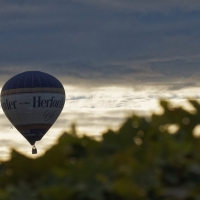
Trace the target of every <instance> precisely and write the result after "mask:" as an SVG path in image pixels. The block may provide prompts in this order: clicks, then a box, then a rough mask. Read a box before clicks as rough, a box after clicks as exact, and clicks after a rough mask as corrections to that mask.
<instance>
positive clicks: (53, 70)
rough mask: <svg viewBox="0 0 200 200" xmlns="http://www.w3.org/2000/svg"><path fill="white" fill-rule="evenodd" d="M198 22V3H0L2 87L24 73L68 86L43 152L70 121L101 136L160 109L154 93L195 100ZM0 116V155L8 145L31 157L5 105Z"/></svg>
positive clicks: (5, 0) (198, 69) (128, 0)
mask: <svg viewBox="0 0 200 200" xmlns="http://www.w3.org/2000/svg"><path fill="white" fill-rule="evenodd" d="M199 19H200V1H197V0H190V1H188V0H187V1H186V0H162V1H161V0H151V1H149V0H84V1H83V0H66V1H65V0H48V1H47V0H42V1H39V0H35V1H30V0H0V87H2V85H3V84H4V83H5V81H7V80H8V79H9V78H11V77H12V76H14V75H15V74H18V73H20V72H23V71H27V70H40V71H44V72H47V73H49V74H52V75H54V76H56V77H57V78H58V79H59V80H61V82H62V83H63V85H64V86H65V90H66V104H65V108H64V110H63V112H62V114H61V116H60V118H59V119H58V120H57V122H56V123H55V125H54V126H53V127H52V129H51V130H50V132H48V134H47V135H46V136H45V139H44V140H42V141H41V142H38V146H39V145H41V146H39V149H42V148H43V149H42V150H41V151H40V153H42V152H44V150H45V149H46V148H48V147H49V146H50V145H52V144H53V143H54V142H55V140H56V138H57V137H58V135H59V134H60V133H61V132H62V131H63V130H66V129H69V127H70V126H71V123H73V122H76V124H77V125H78V130H79V131H80V132H81V133H83V132H85V133H88V134H90V135H100V134H101V133H102V132H103V131H105V130H106V129H107V128H109V127H111V128H115V129H116V128H117V127H119V125H120V124H121V123H122V122H123V120H124V118H125V116H127V115H128V114H130V113H132V112H133V111H134V112H137V113H140V114H145V115H146V114H147V112H149V110H151V109H153V110H155V109H157V108H158V104H157V103H156V102H157V99H159V98H163V97H165V98H168V99H173V100H177V102H178V103H180V102H181V101H183V100H184V99H185V98H186V97H194V98H196V99H199V98H200V94H199V84H200V79H199V76H200V22H199ZM0 120H1V128H0V144H1V147H0V153H1V157H0V159H1V158H2V157H3V158H8V155H9V154H8V153H9V148H10V147H11V146H14V147H17V148H18V149H19V150H21V151H23V152H28V153H27V154H30V153H29V151H30V146H29V144H28V143H26V142H25V140H24V138H23V137H22V136H21V135H20V134H19V137H16V134H17V131H16V130H15V129H10V126H11V124H10V122H8V120H7V119H5V116H4V115H3V112H2V110H0ZM61 125H62V128H61ZM63 125H65V127H63ZM5 133H6V134H5ZM15 137H16V140H14V141H13V138H15ZM11 141H12V142H11Z"/></svg>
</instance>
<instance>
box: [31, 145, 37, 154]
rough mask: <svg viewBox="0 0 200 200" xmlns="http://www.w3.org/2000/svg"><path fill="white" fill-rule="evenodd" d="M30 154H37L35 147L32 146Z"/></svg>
mask: <svg viewBox="0 0 200 200" xmlns="http://www.w3.org/2000/svg"><path fill="white" fill-rule="evenodd" d="M32 154H37V149H36V147H35V145H33V146H32Z"/></svg>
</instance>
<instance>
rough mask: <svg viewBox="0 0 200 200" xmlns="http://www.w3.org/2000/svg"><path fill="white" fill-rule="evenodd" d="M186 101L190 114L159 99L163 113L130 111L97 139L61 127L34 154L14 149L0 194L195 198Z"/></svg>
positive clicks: (52, 199)
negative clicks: (53, 141)
mask: <svg viewBox="0 0 200 200" xmlns="http://www.w3.org/2000/svg"><path fill="white" fill-rule="evenodd" d="M189 102H190V103H191V104H192V105H193V106H194V107H195V109H196V113H195V114H191V113H189V112H187V111H186V110H184V109H182V108H179V107H177V108H173V109H172V108H170V106H169V103H168V102H167V101H161V102H160V104H161V106H162V107H163V109H164V113H163V114H162V115H155V114H153V115H152V117H151V120H149V119H146V118H145V117H139V116H136V115H134V116H132V117H130V118H128V119H127V120H126V122H125V123H124V124H123V125H122V127H121V128H120V129H119V130H118V131H117V132H114V131H112V130H108V131H107V133H105V134H103V136H102V140H101V141H96V140H94V139H92V138H90V137H87V136H84V137H77V136H76V134H67V133H63V135H62V136H61V137H60V138H59V140H58V144H56V145H55V146H53V147H52V148H51V149H50V150H48V151H47V152H46V153H45V155H44V156H42V157H39V158H37V159H30V158H28V157H25V156H23V155H21V154H20V153H18V152H17V151H15V150H13V151H12V154H11V159H10V160H9V161H6V162H2V163H1V165H0V188H1V190H0V199H2V200H15V199H18V200H19V199H27V200H58V199H59V200H62V199H63V200H65V199H68V200H72V199H73V200H113V199H115V200H132V199H137V200H179V199H180V200H197V199H200V193H199V189H200V153H199V151H200V140H199V138H198V137H197V136H195V135H194V133H193V132H194V128H195V127H196V126H197V125H198V124H199V123H200V105H199V104H198V103H197V101H194V100H190V101H189ZM172 128H174V130H173V131H172V130H171V129H172ZM172 132H173V133H172Z"/></svg>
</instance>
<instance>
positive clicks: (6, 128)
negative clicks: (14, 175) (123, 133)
mask: <svg viewBox="0 0 200 200" xmlns="http://www.w3.org/2000/svg"><path fill="white" fill-rule="evenodd" d="M64 87H65V92H66V102H65V106H64V108H63V111H62V113H61V115H60V116H59V118H58V120H57V121H56V122H55V124H54V125H53V126H52V128H51V129H50V130H49V131H48V132H47V134H46V135H45V136H44V137H43V138H42V140H41V141H38V142H36V147H37V149H38V154H37V155H32V154H31V145H30V144H29V143H28V142H27V141H26V139H25V138H24V137H23V136H22V135H21V134H20V133H19V132H18V131H17V130H16V129H15V128H13V129H11V126H12V125H11V123H10V122H9V121H8V119H7V118H6V116H5V115H4V113H3V110H2V109H0V116H1V119H2V120H1V129H0V142H1V147H0V152H1V156H0V160H5V159H8V158H9V153H10V148H14V149H17V151H19V152H21V153H23V154H25V155H26V156H29V157H32V158H36V157H38V156H41V155H42V154H44V153H45V151H46V150H47V149H48V148H50V147H51V146H52V145H54V144H55V143H56V141H57V138H58V137H59V136H60V135H61V134H62V133H63V132H64V131H69V130H70V127H71V125H72V124H73V123H75V124H76V127H77V132H78V134H79V135H80V136H81V135H84V134H86V135H88V136H92V137H100V136H101V134H102V133H104V132H105V131H107V129H108V128H109V129H113V130H117V129H118V128H119V127H120V126H121V125H122V123H123V122H124V120H125V119H126V118H127V117H128V116H131V115H132V114H133V113H135V114H138V115H140V116H149V115H151V114H152V113H156V114H162V109H161V108H160V106H159V99H168V100H170V103H171V104H172V106H182V107H184V109H187V110H188V111H190V112H194V108H193V107H192V106H191V105H190V104H189V103H188V102H187V97H196V99H198V97H199V96H198V95H196V94H198V88H187V89H183V90H179V91H164V90H163V91H159V90H156V89H149V90H145V91H138V90H137V91H134V89H133V88H127V87H100V88H96V89H87V88H79V87H72V86H66V85H65V86H64ZM194 94H195V95H194ZM13 138H14V139H13Z"/></svg>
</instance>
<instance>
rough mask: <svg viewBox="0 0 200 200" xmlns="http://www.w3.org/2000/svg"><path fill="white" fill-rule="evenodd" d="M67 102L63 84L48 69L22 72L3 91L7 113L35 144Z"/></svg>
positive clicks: (3, 102) (3, 104) (2, 101)
mask: <svg viewBox="0 0 200 200" xmlns="http://www.w3.org/2000/svg"><path fill="white" fill-rule="evenodd" d="M64 104H65V91H64V88H63V85H62V84H61V83H60V81H59V80H58V79H56V78H55V77H53V76H51V75H49V74H47V73H44V72H39V71H27V72H23V73H20V74H18V75H16V76H14V77H12V78H11V79H9V80H8V81H7V82H6V83H5V85H4V86H3V88H2V91H1V106H2V109H3V111H4V113H5V115H6V116H7V118H8V119H9V120H10V122H11V123H12V124H13V125H14V126H15V127H16V129H17V130H18V131H19V132H20V133H21V134H22V135H23V136H24V137H25V138H26V139H27V140H28V141H29V143H30V144H31V145H34V144H35V142H36V141H38V140H40V139H41V138H42V137H43V136H44V135H45V133H46V132H47V131H48V130H49V128H50V127H51V126H52V125H53V123H54V122H55V121H56V119H57V118H58V116H59V115H60V113H61V111H62V109H63V106H64Z"/></svg>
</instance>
